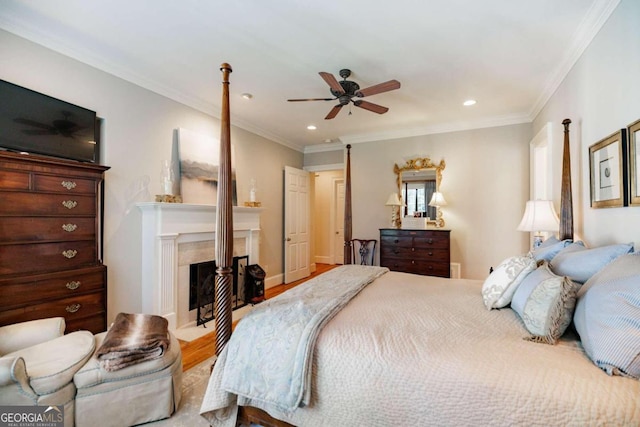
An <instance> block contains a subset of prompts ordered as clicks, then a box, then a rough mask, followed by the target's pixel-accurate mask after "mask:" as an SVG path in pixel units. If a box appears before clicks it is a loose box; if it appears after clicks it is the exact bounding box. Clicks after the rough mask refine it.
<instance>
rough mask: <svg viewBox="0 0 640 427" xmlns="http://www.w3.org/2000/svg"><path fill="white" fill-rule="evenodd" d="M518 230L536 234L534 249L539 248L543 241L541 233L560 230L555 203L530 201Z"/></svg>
mask: <svg viewBox="0 0 640 427" xmlns="http://www.w3.org/2000/svg"><path fill="white" fill-rule="evenodd" d="M517 229H518V230H519V231H529V232H534V233H535V235H534V236H533V249H536V248H538V247H539V246H540V245H541V244H542V241H543V237H542V235H541V234H540V232H541V231H556V230H557V229H558V214H556V210H555V209H554V208H553V202H551V200H529V201H528V202H527V205H526V208H525V211H524V215H523V216H522V221H520V225H518V228H517Z"/></svg>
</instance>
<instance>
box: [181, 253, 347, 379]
mask: <svg viewBox="0 0 640 427" xmlns="http://www.w3.org/2000/svg"><path fill="white" fill-rule="evenodd" d="M335 267H336V265H329V264H316V271H315V272H313V273H312V274H311V276H309V277H306V278H304V279H301V280H298V281H296V282H291V283H289V284H284V283H283V284H280V285H278V286H273V287H271V288H269V289H266V290H265V292H264V293H265V296H266V298H267V299H269V298H273V297H275V296H276V295H280V294H281V293H283V292H284V291H286V290H289V289H291V288H293V287H295V286H297V285H299V284H300V283H304V282H306V281H307V280H309V279H311V278H313V277H315V276H317V275H319V274H321V273H324V272H325V271H329V270H331V269H332V268H335ZM236 323H237V322H235V323H234V324H233V326H234V327H235V324H236ZM215 342H216V332H215V331H213V332H211V333H209V334H207V335H205V336H203V337H200V338H198V339H195V340H193V341H191V342H187V341H180V348H181V350H182V370H183V371H186V370H188V369H191V368H193V367H194V366H196V365H197V364H198V363H200V362H202V361H204V360H206V359H208V358H209V357H211V356H213V355H214V354H215V352H216V349H215Z"/></svg>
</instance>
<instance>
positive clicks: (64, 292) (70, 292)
mask: <svg viewBox="0 0 640 427" xmlns="http://www.w3.org/2000/svg"><path fill="white" fill-rule="evenodd" d="M106 270H107V269H106V267H104V266H99V267H90V268H83V269H79V270H72V271H64V272H61V273H53V274H47V275H36V276H23V277H20V278H16V279H7V280H0V309H2V310H4V309H7V308H15V307H20V306H23V305H28V304H34V303H38V302H40V301H51V300H54V299H59V298H68V297H73V296H75V295H80V294H85V293H90V292H96V291H102V290H103V289H104V288H105V286H106Z"/></svg>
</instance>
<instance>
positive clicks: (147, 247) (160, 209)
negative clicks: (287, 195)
mask: <svg viewBox="0 0 640 427" xmlns="http://www.w3.org/2000/svg"><path fill="white" fill-rule="evenodd" d="M136 206H137V207H138V208H139V209H140V211H141V212H142V312H143V313H147V314H157V315H160V316H163V317H165V318H166V319H167V320H168V321H169V328H170V329H176V328H177V327H179V326H181V325H178V324H177V321H178V311H179V307H178V245H179V244H180V243H185V242H198V241H206V240H215V229H216V207H215V206H213V205H195V204H187V203H155V202H149V203H138V204H136ZM261 212H262V209H261V208H246V207H239V206H234V207H233V237H234V240H235V239H239V238H241V239H244V241H245V242H246V247H244V248H236V250H235V252H237V253H239V254H242V255H244V254H246V255H249V259H250V260H251V263H252V264H258V263H259V262H260V213H261ZM213 257H214V254H212V259H213Z"/></svg>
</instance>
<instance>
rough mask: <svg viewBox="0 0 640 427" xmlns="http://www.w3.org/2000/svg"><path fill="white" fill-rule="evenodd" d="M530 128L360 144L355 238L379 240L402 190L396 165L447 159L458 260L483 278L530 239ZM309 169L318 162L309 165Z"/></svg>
mask: <svg viewBox="0 0 640 427" xmlns="http://www.w3.org/2000/svg"><path fill="white" fill-rule="evenodd" d="M531 138H532V134H531V126H530V124H521V125H512V126H503V127H496V128H487V129H477V130H472V131H461V132H451V133H445V134H437V135H427V136H421V137H412V138H403V139H397V140H387V141H377V142H367V143H361V144H354V145H353V146H352V149H351V177H352V195H353V197H352V200H353V203H352V204H353V236H354V237H357V238H362V239H365V238H369V239H379V238H380V235H379V229H380V228H384V227H388V224H389V221H390V218H391V211H390V208H389V207H388V206H385V205H384V204H385V202H386V200H387V198H388V197H389V194H390V193H392V192H395V191H397V186H396V177H395V174H394V173H393V165H394V163H397V164H399V165H403V164H404V163H405V161H406V160H407V159H409V158H412V157H418V156H420V157H422V156H429V157H431V159H432V160H433V161H435V162H439V161H440V159H444V160H445V162H446V168H445V170H444V172H443V178H442V184H441V187H440V190H441V191H442V192H443V193H444V196H445V198H446V199H447V202H448V206H446V207H445V208H443V215H444V219H445V221H446V226H445V227H446V228H450V229H451V230H452V231H451V261H452V262H460V263H461V264H462V277H465V278H474V279H484V278H486V276H487V275H488V271H489V267H491V266H494V267H495V266H496V265H498V263H499V262H500V261H502V260H503V259H504V258H506V257H508V256H512V255H515V254H519V253H523V252H526V251H527V248H528V245H529V235H528V234H527V233H522V232H520V231H516V227H517V226H518V224H519V222H520V219H521V218H522V214H523V212H524V205H525V202H526V201H527V200H528V197H529V141H530V140H531ZM310 156H311V155H309V154H308V155H306V156H305V163H307V164H309V163H312V162H313V160H312V159H307V157H310Z"/></svg>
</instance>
